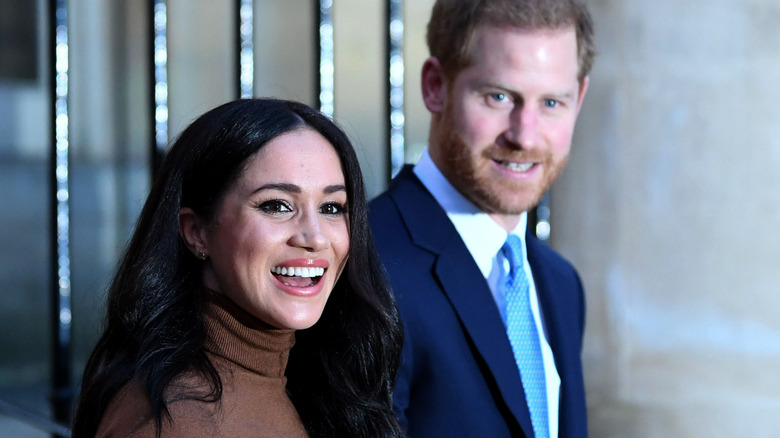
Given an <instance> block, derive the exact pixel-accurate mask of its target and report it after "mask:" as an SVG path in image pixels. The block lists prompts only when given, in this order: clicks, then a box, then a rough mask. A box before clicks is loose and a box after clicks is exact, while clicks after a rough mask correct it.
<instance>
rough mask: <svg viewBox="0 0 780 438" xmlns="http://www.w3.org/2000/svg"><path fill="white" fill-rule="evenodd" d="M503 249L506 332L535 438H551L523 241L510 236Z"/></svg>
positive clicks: (542, 365) (539, 348) (540, 349)
mask: <svg viewBox="0 0 780 438" xmlns="http://www.w3.org/2000/svg"><path fill="white" fill-rule="evenodd" d="M501 250H502V251H503V252H504V256H505V257H506V258H507V260H509V265H510V271H509V275H508V279H507V282H506V288H505V289H504V295H505V297H506V327H507V329H506V331H507V334H508V335H509V342H510V343H511V344H512V352H513V353H514V354H515V362H516V363H517V368H518V369H519V370H520V378H521V380H522V382H523V389H524V390H525V397H526V400H527V402H528V410H529V411H530V412H531V422H532V423H533V426H534V435H535V436H536V438H549V436H550V432H549V429H548V425H547V421H548V417H547V384H546V381H545V376H544V364H543V362H542V347H541V345H540V344H539V332H538V331H537V330H536V322H535V321H534V315H533V313H532V312H531V302H530V300H529V298H528V277H526V275H525V270H524V269H523V249H522V242H521V241H520V238H519V237H517V236H516V235H514V234H510V235H509V237H507V239H506V243H504V246H503V248H501Z"/></svg>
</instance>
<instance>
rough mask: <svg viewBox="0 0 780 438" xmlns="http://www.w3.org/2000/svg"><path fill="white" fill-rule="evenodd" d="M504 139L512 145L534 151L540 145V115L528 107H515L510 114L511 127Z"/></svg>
mask: <svg viewBox="0 0 780 438" xmlns="http://www.w3.org/2000/svg"><path fill="white" fill-rule="evenodd" d="M504 137H505V138H506V140H507V141H508V142H509V143H510V145H512V146H514V147H516V148H518V149H522V150H529V149H534V148H536V147H537V146H538V145H539V114H538V113H537V111H536V110H535V109H534V108H532V107H530V106H528V105H521V106H517V107H515V108H514V109H513V110H512V111H511V112H510V113H509V126H508V128H507V130H506V132H505V133H504Z"/></svg>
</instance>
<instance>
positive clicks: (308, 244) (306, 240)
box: [290, 211, 330, 252]
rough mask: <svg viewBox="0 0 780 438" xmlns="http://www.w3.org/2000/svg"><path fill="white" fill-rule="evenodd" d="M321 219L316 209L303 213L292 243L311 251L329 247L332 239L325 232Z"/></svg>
mask: <svg viewBox="0 0 780 438" xmlns="http://www.w3.org/2000/svg"><path fill="white" fill-rule="evenodd" d="M321 219H322V218H321V217H320V215H319V214H318V213H317V212H316V211H312V212H305V213H303V214H301V216H300V219H299V220H298V223H297V229H296V230H295V232H294V233H293V236H292V238H291V239H290V243H291V244H292V245H293V246H297V247H299V248H304V249H306V250H307V251H311V252H316V251H320V250H323V249H325V248H327V247H328V245H329V243H330V240H329V239H328V236H326V235H325V233H324V232H323V229H322V224H321V223H320V220H321Z"/></svg>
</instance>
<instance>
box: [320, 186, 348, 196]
mask: <svg viewBox="0 0 780 438" xmlns="http://www.w3.org/2000/svg"><path fill="white" fill-rule="evenodd" d="M346 191H347V187H346V186H345V185H344V184H334V185H331V186H327V187H325V190H323V193H325V194H326V195H330V194H331V193H336V192H346Z"/></svg>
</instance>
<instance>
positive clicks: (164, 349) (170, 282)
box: [73, 99, 403, 438]
mask: <svg viewBox="0 0 780 438" xmlns="http://www.w3.org/2000/svg"><path fill="white" fill-rule="evenodd" d="M304 127H309V128H312V129H314V130H316V131H318V132H319V133H320V134H322V135H323V136H324V137H325V138H326V139H327V140H328V141H329V142H330V143H331V144H332V145H333V148H334V149H335V150H336V153H337V154H338V156H339V159H340V161H341V166H342V170H343V172H344V178H345V182H346V186H347V197H348V212H349V231H350V252H349V254H350V255H349V259H348V260H347V263H346V267H345V270H344V272H343V274H342V275H341V278H340V279H339V281H338V282H337V283H336V286H335V288H334V290H333V292H332V293H331V295H330V298H329V300H328V303H327V305H326V307H325V310H324V312H323V314H322V317H321V318H320V320H319V321H318V322H317V323H316V324H315V325H314V326H313V327H311V328H309V329H307V330H303V331H299V332H297V333H296V344H295V346H294V347H293V350H292V351H291V353H290V359H289V363H288V367H287V376H288V384H287V388H288V392H289V394H290V398H291V400H292V402H293V404H294V405H295V407H296V409H297V410H298V414H299V415H300V417H301V420H302V421H303V423H304V425H305V427H306V429H307V430H308V432H309V434H310V435H312V436H314V437H320V436H349V437H381V436H386V437H394V436H401V435H402V433H401V431H400V428H399V426H398V423H397V421H396V419H395V416H394V415H393V412H392V402H391V390H392V383H393V382H394V381H395V372H396V369H397V366H398V360H399V355H400V350H401V345H402V336H403V335H402V330H401V324H400V319H399V316H398V311H397V309H396V307H395V304H394V302H393V299H392V295H391V293H390V288H389V286H388V283H387V280H386V279H385V277H384V274H383V271H382V268H381V265H380V262H379V259H378V256H377V254H376V251H375V249H374V246H373V243H372V239H371V235H370V233H371V232H370V228H369V225H368V219H367V207H366V195H365V189H364V186H363V178H362V174H361V171H360V166H359V163H358V160H357V156H356V155H355V152H354V149H353V148H352V145H351V143H350V141H349V139H348V138H347V136H346V135H345V134H344V133H343V131H341V129H339V128H338V126H336V125H335V124H334V123H333V122H332V121H331V120H330V119H328V118H327V117H326V116H324V115H322V114H321V113H319V112H318V111H316V110H314V109H312V108H310V107H308V106H306V105H303V104H300V103H296V102H290V101H283V100H274V99H247V100H239V101H234V102H231V103H227V104H225V105H222V106H219V107H217V108H215V109H213V110H211V111H209V112H207V113H205V114H204V115H202V116H201V117H199V118H198V119H197V120H196V121H194V122H193V123H192V124H191V125H190V126H189V127H188V128H187V129H185V130H184V132H183V133H182V134H181V136H180V137H179V138H178V139H177V140H176V142H175V143H174V144H173V146H172V147H171V149H170V151H169V152H168V155H167V156H166V158H165V161H164V162H163V164H162V166H161V169H160V173H159V175H158V177H157V178H156V180H155V182H154V184H153V186H152V189H151V192H150V194H149V197H148V199H147V201H146V204H145V205H144V208H143V210H142V212H141V216H140V218H139V221H138V224H137V226H136V230H135V232H134V234H133V237H132V239H131V240H130V244H129V246H128V249H127V252H126V253H125V256H124V258H123V259H122V262H121V264H120V266H119V269H118V272H117V274H116V276H115V277H114V279H113V281H112V283H111V285H110V287H109V292H108V304H107V307H108V309H107V315H106V320H105V321H106V322H105V330H104V332H103V334H102V336H101V337H100V339H99V340H98V342H97V345H96V346H95V349H94V350H93V352H92V354H91V356H90V358H89V360H88V362H87V366H86V368H85V371H84V377H83V381H82V386H81V393H80V396H79V403H78V406H77V410H76V415H75V419H74V424H73V436H74V438H77V437H87V436H89V437H91V436H94V435H95V433H96V431H97V428H98V425H99V424H100V420H101V418H102V417H103V414H104V412H105V409H106V407H107V406H108V404H109V403H110V402H111V400H112V399H113V398H114V396H115V395H116V394H117V391H118V390H119V389H120V388H122V386H124V385H125V384H127V383H128V382H129V381H130V380H131V379H137V380H138V381H139V382H140V383H141V384H142V386H143V389H144V390H145V392H146V394H147V396H148V397H149V400H150V403H151V408H152V412H153V414H154V417H155V422H156V426H157V433H158V436H159V434H160V431H161V429H162V421H163V418H164V416H166V415H167V414H168V411H167V406H166V403H165V400H164V396H163V394H164V391H165V389H166V387H167V386H168V384H169V383H170V382H171V381H172V380H173V379H174V378H175V377H176V376H177V375H179V374H180V373H182V372H183V371H185V370H196V371H197V372H199V373H201V374H202V375H203V376H204V378H205V379H206V380H207V381H208V382H210V383H211V393H210V394H209V395H208V396H206V397H205V398H204V401H217V400H219V398H220V397H221V394H222V383H221V380H220V378H219V374H218V373H217V370H216V369H215V368H214V366H213V365H212V364H211V362H210V361H209V360H208V358H207V356H206V353H205V350H204V340H205V335H206V334H205V329H204V324H203V313H202V300H201V296H200V287H201V269H202V265H201V263H202V262H201V261H200V260H198V259H197V258H196V257H195V256H194V255H193V254H192V253H191V252H190V251H189V250H188V249H187V248H186V247H185V245H184V243H183V241H182V239H181V238H180V237H179V210H180V209H181V208H182V207H189V208H191V209H193V210H194V211H195V212H196V213H197V214H198V215H200V216H201V217H204V218H208V219H213V218H214V217H215V215H216V214H217V208H218V207H219V204H220V201H221V200H222V197H223V196H224V194H225V192H226V191H227V189H228V188H229V187H230V186H231V185H232V184H233V183H234V182H235V181H236V180H237V179H238V178H239V176H240V175H241V172H242V171H243V170H244V167H245V162H246V160H247V159H248V158H249V157H251V156H252V155H253V154H255V153H256V152H257V151H258V150H260V149H261V148H262V147H263V146H264V145H265V144H266V143H268V142H269V141H270V140H272V139H274V138H276V137H277V136H279V135H281V134H284V133H286V132H290V131H294V130H297V129H301V128H304Z"/></svg>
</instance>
